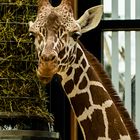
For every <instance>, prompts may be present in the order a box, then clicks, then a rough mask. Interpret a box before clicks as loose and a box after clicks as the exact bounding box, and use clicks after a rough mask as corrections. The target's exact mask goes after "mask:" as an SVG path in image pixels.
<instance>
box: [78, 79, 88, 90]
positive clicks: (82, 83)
mask: <svg viewBox="0 0 140 140" xmlns="http://www.w3.org/2000/svg"><path fill="white" fill-rule="evenodd" d="M87 83H88V82H87V79H86V77H83V79H82V81H81V83H80V84H79V89H85V88H86V86H87Z"/></svg>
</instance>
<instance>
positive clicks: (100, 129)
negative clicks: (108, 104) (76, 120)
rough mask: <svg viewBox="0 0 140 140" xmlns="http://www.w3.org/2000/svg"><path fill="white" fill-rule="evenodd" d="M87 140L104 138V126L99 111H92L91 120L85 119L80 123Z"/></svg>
mask: <svg viewBox="0 0 140 140" xmlns="http://www.w3.org/2000/svg"><path fill="white" fill-rule="evenodd" d="M81 125H82V127H83V128H84V131H85V134H86V139H87V140H97V139H98V137H105V126H104V120H103V115H102V111H101V110H94V112H93V114H92V120H90V119H89V118H87V119H86V120H84V121H82V122H81Z"/></svg>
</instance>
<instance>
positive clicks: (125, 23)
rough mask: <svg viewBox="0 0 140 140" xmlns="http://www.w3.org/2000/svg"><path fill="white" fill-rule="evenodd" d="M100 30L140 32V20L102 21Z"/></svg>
mask: <svg viewBox="0 0 140 140" xmlns="http://www.w3.org/2000/svg"><path fill="white" fill-rule="evenodd" d="M98 28H100V29H101V30H102V31H140V19H137V20H102V21H101V22H100V24H99V26H98Z"/></svg>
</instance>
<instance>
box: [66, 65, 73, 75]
mask: <svg viewBox="0 0 140 140" xmlns="http://www.w3.org/2000/svg"><path fill="white" fill-rule="evenodd" d="M72 70H73V68H72V67H70V68H69V69H68V71H67V72H66V73H67V76H69V75H71V73H72Z"/></svg>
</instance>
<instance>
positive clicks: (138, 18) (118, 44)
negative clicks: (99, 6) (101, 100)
mask: <svg viewBox="0 0 140 140" xmlns="http://www.w3.org/2000/svg"><path fill="white" fill-rule="evenodd" d="M103 4H104V16H103V21H102V23H101V28H102V30H103V47H104V51H103V63H104V66H105V69H106V70H107V71H108V72H109V74H110V76H111V78H112V81H113V84H114V86H115V88H116V90H117V91H118V93H119V95H120V96H121V98H122V100H124V103H125V106H126V108H127V110H128V111H129V114H130V115H131V117H132V119H133V120H134V121H135V123H136V126H137V128H138V129H139V130H140V120H139V118H140V111H139V109H138V106H139V101H138V100H139V99H140V94H139V91H140V86H139V83H140V73H139V71H140V62H139V60H140V32H139V30H140V9H139V5H140V1H139V0H116V1H113V0H103Z"/></svg>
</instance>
